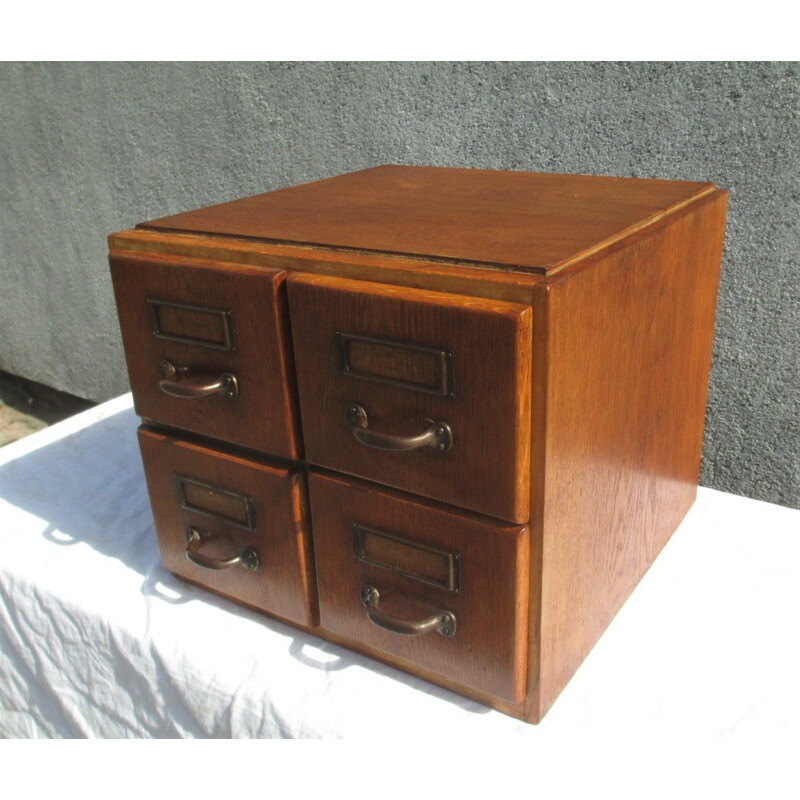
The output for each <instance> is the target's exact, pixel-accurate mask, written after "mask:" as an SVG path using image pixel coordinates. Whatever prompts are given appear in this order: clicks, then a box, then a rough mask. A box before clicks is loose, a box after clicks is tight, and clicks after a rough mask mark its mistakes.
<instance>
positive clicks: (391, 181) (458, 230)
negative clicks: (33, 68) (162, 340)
mask: <svg viewBox="0 0 800 800" xmlns="http://www.w3.org/2000/svg"><path fill="white" fill-rule="evenodd" d="M713 189H714V186H713V184H710V183H701V182H688V181H663V180H649V179H639V178H611V177H596V176H590V175H554V174H546V173H529V172H495V171H490V170H474V169H453V168H440V167H404V166H383V167H374V168H372V169H367V170H363V171H361V172H354V173H350V174H347V175H340V176H338V177H335V178H328V179H327V180H322V181H316V182H314V183H306V184H303V185H301V186H295V187H291V188H287V189H280V190H278V191H274V192H268V193H267V194H261V195H256V196H254V197H247V198H243V199H240V200H234V201H232V202H228V203H221V204H219V205H213V206H208V207H207V208H201V209H198V210H196V211H188V212H185V213H182V214H176V215H174V216H169V217H163V218H161V219H156V220H152V221H151V222H146V223H143V224H142V225H140V226H138V227H140V228H145V229H155V230H161V231H175V232H188V233H196V234H209V235H221V236H233V237H237V238H248V239H258V240H266V241H270V242H279V243H287V244H289V243H290V244H299V245H308V246H317V247H323V248H343V249H348V250H349V249H352V250H360V251H368V252H378V253H390V254H399V255H406V256H416V257H421V258H440V259H446V260H452V261H458V262H472V263H476V264H487V265H491V266H495V267H496V266H506V267H511V268H516V269H523V270H531V271H534V272H547V271H548V270H550V269H552V268H555V267H557V266H558V265H559V264H562V263H564V262H565V261H568V260H569V259H571V258H574V257H575V256H578V255H580V254H581V253H585V252H586V251H591V250H593V249H595V248H597V247H599V246H601V245H603V244H605V243H608V242H610V241H613V240H616V239H618V238H620V237H621V236H623V235H624V234H626V233H629V232H632V231H634V230H636V229H638V228H641V227H642V226H644V225H646V224H647V223H648V222H651V221H653V220H655V219H658V218H659V217H661V216H663V215H664V214H665V213H668V212H669V211H670V210H673V209H675V208H677V207H680V206H682V205H684V204H686V203H687V202H690V201H691V200H692V199H694V198H696V197H699V196H700V195H704V194H707V193H708V192H710V191H713Z"/></svg>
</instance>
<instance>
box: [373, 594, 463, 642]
mask: <svg viewBox="0 0 800 800" xmlns="http://www.w3.org/2000/svg"><path fill="white" fill-rule="evenodd" d="M380 599H381V595H380V592H378V590H377V589H376V588H375V587H374V586H372V585H371V584H369V583H367V584H364V586H362V587H361V602H362V603H363V604H364V609H365V610H366V612H367V618H368V619H369V621H370V622H371V623H372V624H373V625H377V626H378V627H379V628H383V629H384V630H385V631H390V632H391V633H399V634H400V635H401V636H423V635H424V634H426V633H430V632H431V631H436V632H437V633H439V634H441V635H442V636H445V637H448V638H449V637H450V636H455V635H456V615H455V614H454V613H453V612H452V611H446V610H444V609H442V610H440V611H436V612H435V613H433V614H431V616H429V617H426V618H425V619H421V620H405V619H398V618H397V617H392V616H390V615H389V614H386V613H384V612H383V611H381V610H380V609H379V608H378V604H379V603H380Z"/></svg>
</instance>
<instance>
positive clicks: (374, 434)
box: [345, 403, 453, 453]
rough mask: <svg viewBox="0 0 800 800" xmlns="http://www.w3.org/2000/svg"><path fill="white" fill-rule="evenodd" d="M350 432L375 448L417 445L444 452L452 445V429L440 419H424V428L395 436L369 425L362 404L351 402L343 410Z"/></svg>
mask: <svg viewBox="0 0 800 800" xmlns="http://www.w3.org/2000/svg"><path fill="white" fill-rule="evenodd" d="M345 416H346V418H347V424H348V425H349V426H350V433H352V434H353V437H354V438H355V439H357V440H358V441H359V442H361V444H365V445H367V447H374V448H375V449H376V450H416V449H417V448H419V447H432V448H433V449H434V450H436V451H437V452H438V453H446V452H447V451H448V450H450V449H451V448H452V447H453V431H452V430H451V428H450V426H449V425H448V424H447V423H446V422H444V421H442V420H434V419H426V420H424V421H423V424H424V426H425V430H424V431H422V433H416V434H412V435H411V436H396V435H395V434H392V433H381V432H380V431H376V430H374V429H373V428H370V427H369V417H368V416H367V412H366V411H365V410H364V407H363V406H360V405H359V404H358V403H351V404H350V405H349V406H348V407H347V411H346V412H345Z"/></svg>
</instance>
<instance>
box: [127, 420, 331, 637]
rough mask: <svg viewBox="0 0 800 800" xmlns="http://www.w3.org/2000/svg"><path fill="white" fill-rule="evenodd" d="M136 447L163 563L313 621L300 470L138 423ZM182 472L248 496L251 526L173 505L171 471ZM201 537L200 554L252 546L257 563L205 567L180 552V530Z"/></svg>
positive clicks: (229, 593)
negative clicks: (252, 518)
mask: <svg viewBox="0 0 800 800" xmlns="http://www.w3.org/2000/svg"><path fill="white" fill-rule="evenodd" d="M139 445H140V448H141V451H142V460H143V461H144V466H145V475H146V476H147V486H148V490H149V492H150V502H151V504H152V507H153V516H154V518H155V523H156V531H157V534H158V543H159V549H160V551H161V559H162V561H163V563H164V566H165V567H166V568H167V569H169V570H170V571H171V572H174V573H175V574H176V575H179V576H181V577H185V578H186V579H187V580H190V581H192V582H194V583H199V584H203V585H204V586H207V587H208V588H210V589H211V590H212V591H215V592H218V593H220V594H222V595H224V596H226V597H230V598H232V599H236V600H237V601H239V602H242V603H245V604H246V605H248V606H250V607H253V608H258V609H260V610H261V611H266V612H267V613H270V614H275V615H277V616H279V617H281V618H282V619H286V620H291V621H293V622H296V623H299V624H301V625H307V626H310V625H314V624H316V622H317V619H318V615H317V607H316V586H315V578H314V565H313V556H312V549H311V534H310V526H309V521H308V519H307V510H306V496H305V476H304V474H303V473H302V472H300V471H296V470H295V471H291V470H287V469H285V468H281V467H276V466H271V465H269V464H266V463H264V462H261V461H255V460H252V459H248V458H244V457H239V456H235V455H233V454H231V453H226V452H221V451H218V450H214V449H211V448H208V447H205V446H203V445H200V444H196V443H191V442H188V441H183V440H182V439H177V438H174V437H171V436H168V435H166V434H164V433H162V432H159V431H157V430H152V429H147V428H144V427H143V428H140V429H139ZM176 475H180V476H187V477H190V478H194V479H195V480H198V481H202V482H204V483H208V484H211V485H213V486H216V487H219V488H220V489H225V490H228V491H231V492H236V493H238V494H242V495H245V496H248V497H251V498H252V500H253V506H254V510H255V528H254V530H252V531H251V530H248V529H247V528H246V527H244V526H242V525H237V524H233V523H231V522H228V521H225V520H224V519H222V518H215V517H211V516H209V515H208V514H204V513H200V512H199V511H195V510H192V509H187V508H181V506H180V503H179V500H178V495H177V492H176V485H175V476H176ZM189 526H195V527H197V528H198V529H199V530H200V531H201V532H202V533H203V534H204V535H206V534H207V535H208V536H209V540H208V541H207V542H206V543H204V545H203V548H202V553H203V554H205V555H208V556H210V557H212V558H217V559H224V558H230V557H232V556H233V555H236V554H237V553H239V552H241V550H242V549H243V548H246V547H253V548H255V549H256V551H257V552H258V556H259V559H260V566H259V568H258V570H257V571H255V572H249V571H248V570H245V569H243V568H242V567H240V566H235V567H231V568H229V569H225V570H220V571H213V570H209V569H205V568H203V567H199V566H195V565H194V564H192V563H190V562H189V560H188V559H187V558H186V529H187V527H189Z"/></svg>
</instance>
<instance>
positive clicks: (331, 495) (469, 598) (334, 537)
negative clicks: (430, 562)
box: [309, 474, 528, 702]
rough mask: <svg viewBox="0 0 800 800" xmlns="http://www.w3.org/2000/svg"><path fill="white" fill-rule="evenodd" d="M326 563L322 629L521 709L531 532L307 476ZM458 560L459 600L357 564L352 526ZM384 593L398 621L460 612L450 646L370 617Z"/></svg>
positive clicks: (322, 564) (318, 550) (321, 578)
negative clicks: (370, 592)
mask: <svg viewBox="0 0 800 800" xmlns="http://www.w3.org/2000/svg"><path fill="white" fill-rule="evenodd" d="M309 489H310V496H311V514H312V520H313V527H314V547H315V555H316V558H317V563H318V572H317V578H318V583H319V599H320V621H321V625H322V627H323V628H324V629H325V630H326V631H332V632H333V633H335V634H337V635H338V636H342V637H346V638H347V639H349V640H353V641H357V642H360V643H363V644H365V645H366V646H368V647H370V648H374V649H376V650H379V651H381V652H383V653H384V654H388V655H391V656H396V657H398V658H401V659H403V660H404V661H405V662H407V663H418V664H420V665H422V666H423V667H425V668H426V669H427V670H428V671H430V672H434V673H438V674H439V675H442V676H444V677H446V678H448V679H449V680H450V681H452V682H453V683H455V684H456V685H458V684H462V685H463V686H467V687H470V688H472V689H476V690H479V691H483V692H489V693H491V694H494V695H496V696H498V697H500V698H502V699H505V700H507V701H511V702H520V701H521V700H522V699H523V697H524V691H525V665H526V655H527V653H526V648H527V636H526V626H527V599H528V596H527V585H528V535H527V534H528V530H527V528H526V527H524V526H523V527H520V526H508V525H503V524H501V523H498V522H492V521H489V520H484V519H480V518H477V517H474V516H471V515H466V514H458V513H455V512H454V511H453V510H451V509H447V508H446V507H443V506H437V505H435V504H429V503H423V502H420V501H419V500H417V499H416V498H414V497H412V496H409V495H401V494H398V493H393V492H387V491H385V490H384V491H382V490H379V489H378V487H376V486H374V485H370V484H367V483H363V482H360V481H349V480H346V479H344V478H340V477H338V476H334V475H330V474H326V475H323V474H312V475H311V476H310V477H309ZM353 522H357V523H361V524H363V525H366V526H369V527H370V528H374V529H378V530H381V531H385V532H387V533H392V534H395V535H398V536H402V537H403V538H405V539H409V540H411V541H416V542H419V543H420V544H423V545H431V546H435V547H438V548H443V549H446V550H449V551H453V552H456V553H458V554H459V556H460V562H461V575H462V578H461V585H460V590H459V591H458V592H453V591H449V590H447V589H444V588H440V587H436V586H431V585H430V584H428V583H424V582H421V581H419V580H416V579H414V578H412V577H408V576H406V575H401V574H398V573H397V572H396V571H394V570H391V569H387V568H385V567H382V566H378V565H374V564H369V563H365V562H363V561H360V560H359V559H357V558H356V556H355V553H354V548H353V532H352V523H353ZM367 583H369V584H372V585H374V586H376V587H377V588H378V589H379V591H380V593H381V603H380V606H381V610H384V611H386V612H387V613H390V614H391V615H393V616H396V617H398V618H400V619H406V620H409V619H418V618H425V617H427V616H429V615H430V614H432V613H434V612H435V611H436V610H439V609H446V610H449V611H451V612H453V613H454V614H455V615H456V619H457V630H456V634H455V636H453V637H452V638H445V637H443V636H440V635H439V634H438V633H436V632H433V633H428V634H425V635H424V636H416V637H410V636H403V635H400V634H397V633H392V632H389V631H384V630H382V629H381V628H379V627H377V626H376V625H374V624H372V623H371V622H370V621H369V620H368V619H367V617H366V614H365V610H364V607H363V605H362V603H361V600H360V598H359V591H360V589H361V587H362V586H363V585H365V584H367Z"/></svg>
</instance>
